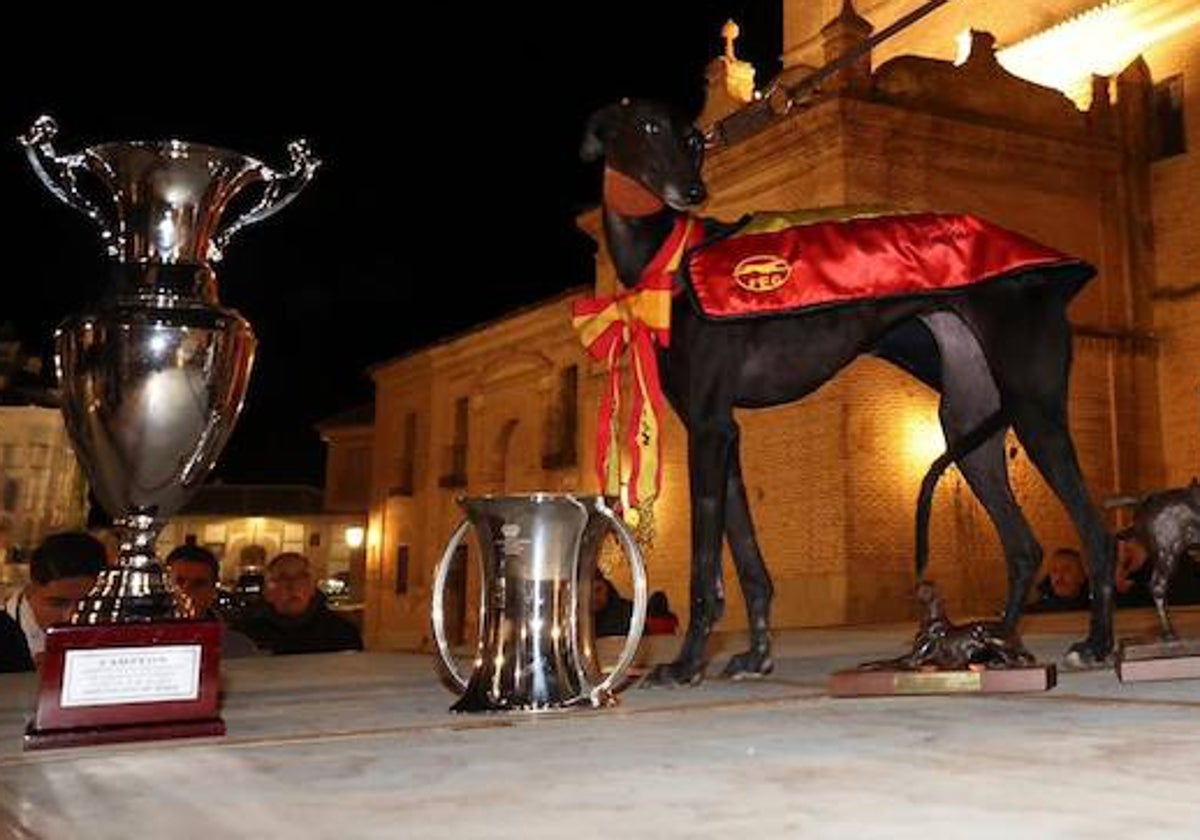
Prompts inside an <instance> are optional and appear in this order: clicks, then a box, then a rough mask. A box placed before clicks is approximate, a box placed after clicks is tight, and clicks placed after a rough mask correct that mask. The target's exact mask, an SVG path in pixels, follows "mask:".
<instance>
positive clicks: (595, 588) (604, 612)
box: [592, 569, 633, 637]
mask: <svg viewBox="0 0 1200 840" xmlns="http://www.w3.org/2000/svg"><path fill="white" fill-rule="evenodd" d="M592 612H593V614H594V615H593V622H594V626H595V628H596V636H597V637H599V636H624V635H626V634H627V633H628V632H629V622H630V621H631V620H632V618H633V602H632V601H630V600H629V599H628V598H622V597H621V593H620V592H618V591H617V587H616V586H614V585H613V582H612V581H611V580H609V579H608V578H606V577H605V576H604V575H603V574H602V573H601V572H600V570H599V569H597V570H596V577H595V578H593V579H592Z"/></svg>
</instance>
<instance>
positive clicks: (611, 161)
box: [580, 100, 708, 211]
mask: <svg viewBox="0 0 1200 840" xmlns="http://www.w3.org/2000/svg"><path fill="white" fill-rule="evenodd" d="M580 156H581V157H582V158H583V159H584V160H586V161H594V160H600V159H601V158H603V159H604V162H605V165H606V166H608V167H609V168H610V169H615V170H616V171H617V172H620V173H621V174H622V175H625V176H627V177H629V178H632V179H633V180H635V181H637V182H638V183H639V184H641V185H642V186H643V187H645V188H646V189H648V190H650V192H652V193H654V194H655V195H657V196H658V197H659V198H661V199H662V200H663V202H664V203H666V204H667V205H668V206H669V207H671V208H673V209H675V210H679V211H686V210H690V209H692V208H695V207H698V206H699V205H701V204H703V203H704V200H705V199H706V198H707V197H708V191H707V190H706V189H705V187H704V181H703V179H702V178H701V176H700V167H701V166H702V165H703V163H704V135H703V134H701V133H700V132H699V131H697V130H696V127H695V126H693V125H692V123H691V122H690V121H689V120H687V119H684V118H683V117H681V116H680V115H679V114H678V113H677V112H675V111H674V109H672V108H669V107H667V106H665V105H661V104H659V103H657V102H648V101H630V100H622V101H621V102H619V103H617V104H616V105H609V106H608V107H606V108H601V109H600V110H599V111H597V112H596V113H594V114H592V116H591V119H589V120H588V124H587V132H586V133H585V135H584V138H583V146H582V148H581V149H580Z"/></svg>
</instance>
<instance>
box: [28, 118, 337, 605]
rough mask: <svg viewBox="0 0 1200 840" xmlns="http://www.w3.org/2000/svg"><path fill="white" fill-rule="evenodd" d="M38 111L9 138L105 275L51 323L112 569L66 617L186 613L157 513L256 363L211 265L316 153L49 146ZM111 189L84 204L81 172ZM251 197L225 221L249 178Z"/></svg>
mask: <svg viewBox="0 0 1200 840" xmlns="http://www.w3.org/2000/svg"><path fill="white" fill-rule="evenodd" d="M57 131H58V129H57V126H56V125H55V123H54V121H53V120H52V119H51V118H50V117H45V116H43V117H41V118H39V119H38V120H37V122H35V123H34V124H33V127H32V128H31V129H30V130H29V132H28V133H27V134H26V135H25V136H24V137H22V138H20V142H21V144H22V145H23V146H24V147H25V152H26V154H27V155H28V157H29V162H30V164H32V166H33V169H34V171H35V172H36V173H37V175H38V176H39V177H40V178H41V180H42V183H43V184H45V185H46V187H47V188H48V189H49V190H50V192H52V193H53V194H54V195H55V196H56V197H58V198H59V199H61V200H62V201H63V202H64V203H65V204H67V205H69V206H71V207H74V208H75V209H76V210H79V211H80V212H82V213H83V214H84V215H86V216H88V217H89V218H90V219H92V221H94V222H95V223H96V224H97V225H98V226H99V228H100V234H101V237H102V238H103V240H104V244H105V247H106V249H107V252H108V256H109V257H110V258H111V259H112V281H111V283H110V285H109V287H108V289H107V291H106V292H105V294H104V295H103V297H102V298H101V299H100V301H99V302H98V303H96V304H95V305H94V306H92V307H90V308H88V309H85V310H84V311H83V312H81V313H79V314H76V315H72V316H70V317H68V318H67V319H66V320H65V321H64V322H63V323H62V324H61V325H60V326H59V328H58V330H57V333H56V365H57V372H58V379H59V384H60V387H61V388H62V393H63V414H64V416H65V418H66V424H67V428H68V430H69V432H70V435H71V440H72V442H73V444H74V447H75V452H76V453H77V454H78V456H79V460H80V461H81V462H82V463H83V466H84V469H85V471H86V472H87V476H88V479H89V481H90V482H91V486H92V488H93V490H94V491H95V494H96V497H97V499H98V500H99V502H100V504H101V505H103V506H104V508H105V509H106V510H107V511H108V513H109V514H110V515H111V516H112V517H113V521H114V526H115V530H116V532H117V536H118V542H119V549H118V550H119V560H118V566H117V568H114V569H110V570H108V571H106V572H105V573H104V574H102V575H101V577H100V579H99V580H98V581H97V583H96V586H95V588H94V589H93V590H92V591H91V593H89V594H88V596H87V597H86V598H85V599H84V600H83V601H82V602H81V603H80V604H79V606H78V608H77V610H76V615H75V617H74V618H73V622H74V623H76V624H111V623H128V622H143V621H155V620H158V619H166V618H177V617H188V615H189V613H190V611H191V608H190V605H189V604H187V603H186V600H185V599H182V598H180V597H178V596H177V595H176V593H175V592H174V591H173V589H172V588H171V587H169V586H168V585H167V584H166V583H165V581H164V577H163V574H162V570H161V567H160V565H159V563H158V561H157V560H156V559H155V556H154V543H155V541H156V539H157V537H158V534H159V532H160V531H161V530H162V527H163V525H164V524H165V522H166V520H167V519H168V518H169V517H170V516H171V515H172V514H174V513H176V512H177V511H178V510H179V509H180V508H181V507H182V506H183V504H184V503H185V502H186V501H187V500H188V498H189V497H190V496H191V494H192V492H193V491H194V490H195V489H196V488H197V487H199V486H200V484H201V483H202V482H203V481H204V478H205V476H206V475H207V474H208V472H209V471H210V470H211V469H212V467H213V465H214V464H215V463H216V460H217V457H218V456H219V455H220V453H221V450H222V449H223V448H224V446H225V442H226V440H227V439H228V438H229V434H230V432H231V431H232V430H233V426H234V423H235V422H236V420H237V416H238V413H239V412H240V411H241V407H242V401H243V399H244V397H245V394H246V385H247V383H248V381H249V377H250V369H251V365H252V363H253V361H254V348H255V338H254V333H253V331H252V330H251V328H250V324H249V322H248V321H246V319H245V318H243V317H242V316H241V315H239V314H238V313H237V312H235V311H233V310H232V309H226V308H224V307H222V306H221V305H220V302H219V301H218V299H217V279H216V274H215V273H214V271H213V263H215V262H217V261H218V260H220V258H221V253H222V251H223V250H224V249H225V247H226V246H227V245H228V243H229V241H230V239H231V238H232V237H233V236H234V234H236V233H237V232H238V231H239V230H241V229H242V228H243V227H245V226H246V225H248V224H251V223H253V222H257V221H260V220H262V219H265V218H267V217H268V216H271V215H273V214H275V213H277V212H278V211H279V210H280V209H282V208H283V207H285V206H287V204H288V203H289V202H291V201H292V199H294V198H295V197H296V196H297V195H298V194H299V192H300V191H301V190H302V189H303V188H304V186H305V185H306V184H307V183H308V182H309V181H310V180H311V179H312V177H313V174H314V172H315V171H316V169H317V167H318V165H319V163H320V162H319V161H318V160H317V159H316V158H315V157H313V155H312V154H311V153H310V152H309V149H308V146H307V145H306V143H305V142H304V141H302V140H301V141H296V142H294V143H292V144H291V145H289V146H288V152H289V154H290V156H291V166H290V168H289V169H288V170H287V171H286V172H276V171H275V170H273V169H270V168H269V167H267V166H266V165H264V164H263V163H260V162H259V161H257V160H255V159H253V158H250V157H246V156H245V155H241V154H238V153H236V152H231V151H226V150H225V149H218V148H213V147H211V146H203V145H198V144H195V143H186V142H182V141H178V140H165V141H152V142H122V143H103V144H100V145H96V146H89V147H88V148H86V149H84V150H83V151H81V152H79V153H77V154H70V155H60V154H58V153H57V152H56V151H55V149H54V146H53V141H54V137H55V135H56V134H57ZM80 175H85V176H87V177H89V178H91V179H92V180H93V181H95V182H96V183H97V184H99V185H100V186H101V187H102V188H103V190H104V191H105V192H107V193H108V194H109V195H110V196H111V199H112V202H111V205H107V204H106V203H104V202H97V201H95V200H93V198H91V197H89V194H88V193H87V192H85V191H83V190H82V189H81V188H80V184H79V182H78V180H77V178H78V176H80ZM256 183H260V184H262V185H263V194H262V197H261V198H260V200H259V201H258V202H257V203H255V204H254V205H253V206H252V207H251V208H250V209H248V210H247V211H246V212H244V213H243V214H241V215H240V216H239V217H238V218H237V219H235V220H233V221H231V222H229V223H228V224H226V225H225V226H224V227H222V226H221V225H222V218H221V217H222V214H223V213H224V211H225V209H226V208H227V206H228V205H229V203H230V201H231V200H232V199H233V198H234V196H236V195H237V194H238V193H239V192H241V191H242V190H243V189H245V188H246V187H248V186H250V185H252V184H256Z"/></svg>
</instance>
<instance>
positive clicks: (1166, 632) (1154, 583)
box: [1147, 546, 1179, 642]
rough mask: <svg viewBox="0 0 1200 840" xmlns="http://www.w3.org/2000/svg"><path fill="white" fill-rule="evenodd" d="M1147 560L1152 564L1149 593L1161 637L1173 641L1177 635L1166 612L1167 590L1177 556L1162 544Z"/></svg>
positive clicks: (1177, 559)
mask: <svg viewBox="0 0 1200 840" xmlns="http://www.w3.org/2000/svg"><path fill="white" fill-rule="evenodd" d="M1147 560H1148V561H1149V562H1150V563H1152V564H1153V565H1152V566H1151V568H1152V570H1153V571H1152V572H1151V573H1150V595H1151V596H1153V598H1154V609H1155V611H1157V612H1158V624H1159V628H1160V630H1161V633H1162V639H1163V641H1164V642H1173V641H1175V640H1177V639H1178V638H1179V635H1178V634H1177V633H1176V632H1175V627H1174V626H1173V625H1172V624H1171V616H1170V615H1169V614H1168V613H1167V592H1168V590H1169V589H1170V586H1171V576H1172V575H1173V574H1174V573H1175V567H1176V566H1177V565H1178V563H1179V556H1178V555H1176V554H1172V553H1171V552H1170V551H1169V550H1166V549H1164V548H1163V547H1162V546H1156V547H1155V548H1154V550H1153V551H1151V552H1150V556H1149V557H1148V558H1147Z"/></svg>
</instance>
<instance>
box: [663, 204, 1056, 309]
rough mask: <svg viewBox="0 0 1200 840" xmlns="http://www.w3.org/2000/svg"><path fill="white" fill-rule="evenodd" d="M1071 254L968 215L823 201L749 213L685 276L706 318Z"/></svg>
mask: <svg viewBox="0 0 1200 840" xmlns="http://www.w3.org/2000/svg"><path fill="white" fill-rule="evenodd" d="M1078 264H1079V260H1077V259H1075V258H1073V257H1070V256H1068V255H1066V254H1064V253H1062V252H1060V251H1056V250H1054V249H1053V248H1048V247H1046V246H1045V245H1041V244H1039V243H1037V242H1034V241H1033V240H1032V239H1029V238H1027V237H1025V236H1022V235H1021V234H1019V233H1014V232H1013V231H1010V230H1006V229H1004V228H1002V227H999V226H997V225H993V224H991V223H990V222H986V221H984V220H982V219H979V218H977V217H975V216H970V215H965V214H952V213H903V212H898V211H895V210H890V209H889V210H884V209H882V208H857V207H850V208H828V209H823V210H816V211H806V212H802V213H763V214H755V215H752V216H749V217H748V218H747V219H746V220H745V223H744V224H743V225H741V226H740V227H738V228H737V229H736V230H735V231H734V232H733V233H732V234H730V235H728V236H725V237H721V238H718V239H715V240H712V241H709V242H706V243H704V244H701V245H700V246H699V247H697V248H695V249H694V250H692V251H691V252H690V253H689V254H688V256H687V259H686V270H687V274H686V277H687V282H688V286H689V288H690V289H691V292H692V294H693V296H694V298H695V301H696V304H697V306H698V308H699V309H700V311H701V312H702V313H703V314H704V315H705V316H706V317H708V318H746V317H756V316H767V315H777V314H784V313H792V312H796V311H797V310H802V309H806V308H809V307H814V306H828V305H835V304H848V303H854V302H856V301H863V300H878V299H880V298H889V297H897V296H902V295H903V296H908V295H928V294H937V293H939V292H943V291H952V290H956V289H961V288H963V287H964V286H970V285H972V284H975V283H983V282H987V281H988V280H993V279H996V278H998V277H1003V276H1005V275H1008V274H1012V273H1015V272H1018V271H1028V270H1030V269H1037V268H1055V267H1058V266H1066V265H1070V266H1077V265H1078Z"/></svg>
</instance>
